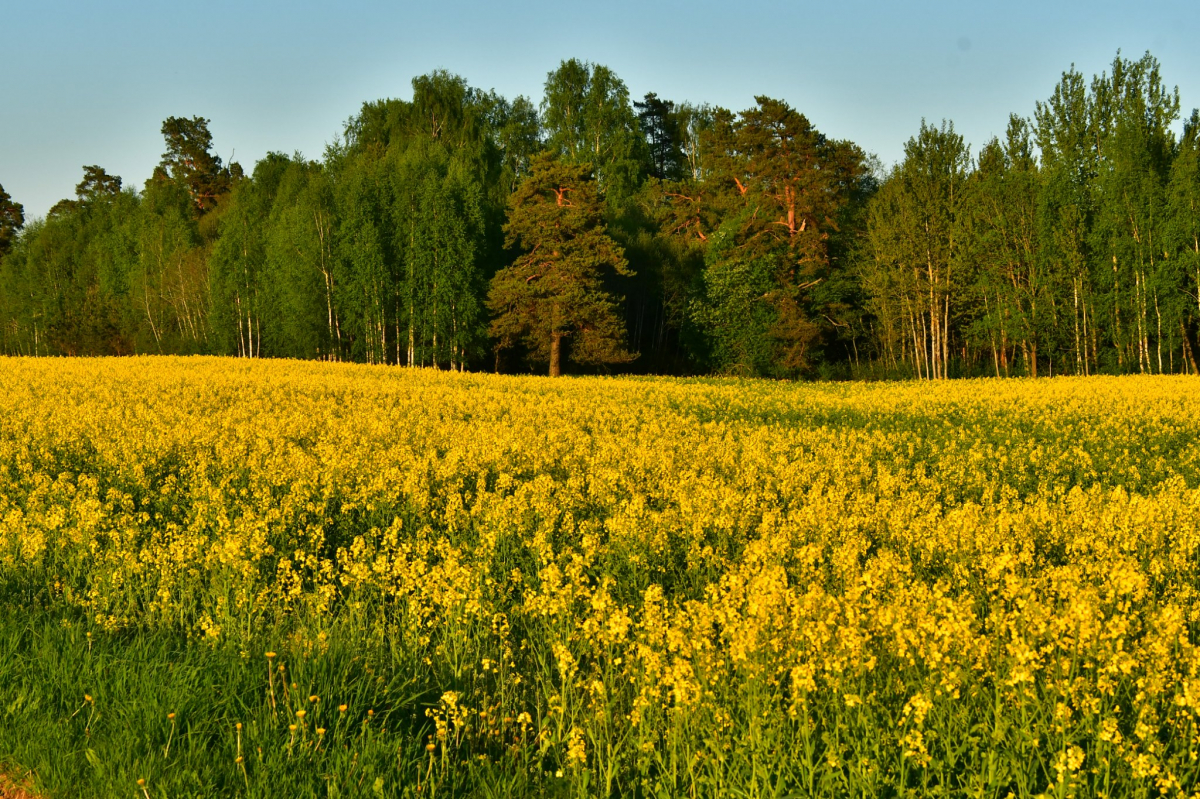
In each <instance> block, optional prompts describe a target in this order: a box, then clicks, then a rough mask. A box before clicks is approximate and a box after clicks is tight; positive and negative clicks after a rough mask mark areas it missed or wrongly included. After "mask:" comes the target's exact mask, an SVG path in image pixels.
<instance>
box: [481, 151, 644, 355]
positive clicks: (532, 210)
mask: <svg viewBox="0 0 1200 799" xmlns="http://www.w3.org/2000/svg"><path fill="white" fill-rule="evenodd" d="M504 235H505V244H506V246H508V247H513V248H516V249H517V250H518V251H519V252H520V253H521V255H519V256H518V257H517V260H516V261H515V262H514V263H513V264H512V266H509V267H505V268H504V269H501V270H500V271H499V272H497V273H496V275H495V277H493V278H492V282H491V287H490V289H489V292H488V307H489V308H490V309H491V310H492V313H493V314H494V318H493V321H492V325H491V335H492V337H493V338H495V339H496V340H497V341H498V342H499V347H501V348H504V347H511V346H513V345H515V344H518V343H520V344H523V345H524V346H526V347H527V348H528V350H529V352H530V353H531V355H532V357H533V358H534V359H535V360H538V361H541V362H549V364H550V374H551V376H556V375H558V374H560V372H561V366H562V361H563V360H565V358H564V357H563V354H562V346H563V340H564V339H566V340H568V342H569V347H570V351H569V352H570V355H569V358H570V360H573V361H575V362H576V363H581V364H610V363H625V362H628V361H630V360H632V359H633V356H632V355H630V354H629V352H628V351H627V349H626V342H625V326H624V323H623V320H622V319H621V318H620V317H619V315H618V302H619V301H618V300H616V299H615V298H614V297H613V296H612V295H611V294H610V293H609V292H608V291H606V289H605V287H604V278H605V277H606V273H608V272H611V273H615V274H618V275H624V276H632V272H631V271H630V270H629V268H628V264H627V261H626V260H625V254H624V252H623V251H622V249H621V248H620V247H619V246H618V245H617V244H616V242H614V241H613V240H612V238H610V237H609V236H608V234H607V233H606V232H605V229H604V220H603V209H602V206H601V204H600V199H599V197H597V195H596V188H595V183H594V182H593V180H592V176H591V170H590V168H589V167H588V166H586V165H572V164H569V163H564V162H563V161H560V160H558V159H556V158H555V157H554V156H552V155H549V154H545V155H541V156H539V157H537V158H536V159H534V161H533V165H532V169H531V171H530V175H529V177H528V179H526V180H525V182H524V183H522V184H521V187H520V188H519V189H517V191H516V193H514V194H513V195H512V198H511V200H510V201H509V214H508V221H507V223H506V224H505V226H504Z"/></svg>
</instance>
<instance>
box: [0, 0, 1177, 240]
mask: <svg viewBox="0 0 1200 799" xmlns="http://www.w3.org/2000/svg"><path fill="white" fill-rule="evenodd" d="M5 6H6V7H4V8H3V9H2V13H0V63H2V64H3V66H2V69H0V75H2V76H3V77H2V78H0V185H2V186H3V187H4V188H5V190H6V191H7V192H8V193H9V194H10V195H11V196H12V197H13V199H15V200H16V201H17V202H20V203H22V204H23V205H24V206H25V213H26V217H27V219H32V218H34V217H38V216H42V215H44V214H45V213H46V211H47V210H48V209H49V208H50V206H51V205H53V204H54V203H55V202H56V201H58V200H59V199H62V198H64V197H70V196H73V194H74V187H75V184H76V183H78V182H79V180H80V179H81V177H82V167H83V166H84V165H87V164H98V165H100V166H102V167H104V168H105V169H106V170H107V171H108V172H109V173H110V174H116V175H120V176H121V177H122V178H123V179H124V181H125V185H127V186H130V185H132V186H136V187H140V186H141V185H142V184H143V182H144V181H145V180H146V179H147V178H148V177H149V176H150V174H151V172H152V170H153V169H154V165H155V164H156V163H158V161H159V160H160V158H161V156H162V152H163V149H164V144H163V139H162V135H161V132H160V128H161V125H162V121H163V120H164V119H166V118H167V117H169V116H186V117H192V116H202V117H205V118H207V119H209V120H210V126H209V127H210V130H211V132H212V134H213V142H214V149H215V150H216V151H217V152H218V154H219V155H220V156H221V157H222V159H223V160H224V161H226V162H228V161H230V160H237V161H239V162H240V163H241V164H242V165H243V166H244V167H245V168H246V171H247V172H249V171H250V170H251V169H252V168H253V165H254V163H255V162H256V161H257V160H258V159H260V158H262V157H263V156H264V155H265V154H266V153H267V152H269V151H272V150H275V151H281V152H285V153H293V152H300V153H303V154H304V155H306V156H307V157H309V158H320V157H321V154H322V152H323V150H324V148H325V145H326V144H327V143H328V142H330V141H331V140H333V139H334V137H336V136H337V135H338V134H339V132H340V131H341V129H342V125H343V123H344V122H345V121H346V119H348V118H349V117H350V116H352V115H353V114H355V113H356V112H357V111H358V109H359V108H360V107H361V105H362V103H363V102H365V101H371V100H378V99H381V98H385V97H398V98H405V99H407V98H409V97H411V94H412V91H411V85H410V81H411V79H412V78H413V76H416V75H421V74H425V73H427V72H430V71H432V70H434V69H446V70H449V71H450V72H454V73H457V74H459V75H462V76H463V77H464V78H466V79H467V81H468V82H469V83H470V84H471V85H473V86H476V87H478V88H481V89H495V90H496V91H497V92H499V93H500V94H502V95H505V96H507V97H510V98H511V97H515V96H516V95H518V94H524V95H526V96H528V97H531V98H533V99H534V100H535V101H540V99H541V94H542V87H543V85H544V83H545V80H546V74H547V73H548V72H549V71H551V70H553V69H555V68H556V67H557V66H558V64H559V63H560V62H561V61H562V60H564V59H568V58H579V59H581V60H586V61H591V62H593V63H598V64H604V65H606V66H608V67H609V68H611V69H612V70H613V71H615V72H616V73H617V75H618V76H620V77H621V78H622V79H623V80H624V81H625V83H626V85H627V86H628V87H629V91H630V95H631V96H632V97H634V98H640V97H642V96H643V95H644V94H645V93H646V92H655V93H657V94H658V95H659V96H660V97H663V98H665V99H670V100H675V101H685V100H686V101H691V102H695V103H710V104H713V105H721V106H724V107H726V108H730V109H732V110H735V111H738V110H742V109H745V108H748V107H749V106H750V105H752V104H753V102H754V96H755V95H768V96H771V97H775V98H779V99H783V100H786V101H787V102H789V103H790V104H791V105H792V106H793V107H795V108H796V109H798V110H799V111H801V112H803V113H804V114H805V115H806V116H807V117H808V118H809V120H810V121H811V122H812V123H813V124H814V125H815V126H816V127H817V128H818V129H819V130H821V131H822V132H824V133H825V134H827V135H829V136H832V137H835V138H840V139H851V140H853V141H855V142H857V143H858V144H859V145H860V146H861V147H863V149H864V150H866V151H867V152H870V153H874V154H875V155H877V156H879V158H880V159H881V161H882V162H883V164H884V165H885V166H887V165H890V164H892V163H894V162H895V161H897V160H899V159H900V158H901V157H902V156H903V148H904V143H905V141H906V140H907V139H908V138H909V137H911V136H913V135H914V134H915V133H916V132H917V130H918V129H919V127H920V124H921V120H922V119H925V120H928V121H930V122H933V123H940V122H941V121H942V120H950V121H952V122H953V123H954V126H955V129H956V130H957V131H958V132H959V133H961V134H963V135H964V137H965V138H966V140H967V141H968V142H970V143H971V144H972V145H973V147H972V152H977V151H978V149H979V145H981V144H982V143H984V142H985V141H987V140H988V139H990V138H991V137H992V136H997V135H1003V133H1004V128H1005V126H1006V124H1007V120H1008V115H1009V114H1010V113H1018V114H1021V115H1023V116H1029V115H1032V113H1033V110H1034V105H1035V103H1036V102H1037V101H1038V100H1045V99H1046V98H1048V97H1049V96H1050V94H1051V93H1052V92H1053V90H1054V86H1055V84H1056V83H1057V82H1058V80H1059V78H1060V76H1061V74H1062V72H1063V71H1064V70H1067V69H1069V68H1070V67H1071V65H1072V64H1074V65H1075V67H1076V68H1077V69H1078V70H1079V71H1081V72H1082V73H1084V74H1085V75H1086V76H1089V77H1090V76H1092V75H1094V74H1098V73H1100V72H1103V71H1105V70H1106V69H1107V68H1108V65H1109V64H1111V62H1112V60H1113V57H1114V56H1115V55H1116V53H1117V51H1118V49H1120V50H1121V52H1122V55H1124V56H1126V57H1130V58H1135V59H1136V58H1138V57H1140V56H1141V55H1142V54H1143V53H1145V52H1146V51H1147V50H1148V51H1150V52H1151V53H1152V54H1153V55H1154V56H1155V57H1156V58H1157V59H1158V60H1159V62H1160V63H1161V65H1162V74H1163V78H1164V80H1165V81H1166V83H1167V84H1168V85H1169V86H1176V85H1177V86H1178V87H1179V89H1180V93H1181V99H1182V104H1181V105H1182V108H1183V114H1184V115H1187V114H1188V113H1189V112H1190V109H1192V108H1193V107H1196V106H1200V46H1197V45H1198V44H1200V13H1197V12H1198V11H1200V8H1198V7H1197V3H1196V0H1187V1H1186V2H1185V1H1184V0H1161V1H1159V2H1155V0H1145V1H1144V2H1142V3H1140V4H1139V5H1138V6H1136V9H1137V10H1135V6H1134V4H1133V3H1131V2H1128V0H1125V2H1109V0H1090V1H1089V2H1078V1H1077V0H1069V1H1068V0H1061V1H1060V0H1039V1H1037V2H1031V1H1030V0H1007V2H1004V3H998V2H975V0H955V1H954V2H949V1H946V0H928V1H927V2H920V1H919V0H915V1H914V2H907V3H900V2H894V0H893V2H865V0H842V1H841V2H832V1H831V0H826V2H822V3H815V2H807V1H806V0H797V1H795V2H762V1H761V0H724V1H723V2H716V1H714V0H690V2H684V1H682V0H637V1H635V2H629V1H628V0H606V1H605V2H579V1H578V0H556V1H555V2H545V1H544V0H528V1H527V2H522V3H519V4H516V3H499V2H496V1H495V0H441V2H434V0H426V2H419V3H417V2H400V1H399V0H393V2H354V0H344V2H342V3H341V4H340V5H337V6H335V5H334V4H333V3H331V2H328V0H326V1H325V2H312V1H311V0H291V1H290V2H254V0H242V2H236V3H234V2H225V1H224V0H211V1H210V2H207V3H187V4H184V3H168V2H163V1H162V0H159V2H146V1H143V2H122V0H110V2H105V3H100V2H96V0H91V1H90V2H84V1H83V0H75V1H74V2H68V1H67V0H38V1H37V2H19V0H7V2H6V3H5Z"/></svg>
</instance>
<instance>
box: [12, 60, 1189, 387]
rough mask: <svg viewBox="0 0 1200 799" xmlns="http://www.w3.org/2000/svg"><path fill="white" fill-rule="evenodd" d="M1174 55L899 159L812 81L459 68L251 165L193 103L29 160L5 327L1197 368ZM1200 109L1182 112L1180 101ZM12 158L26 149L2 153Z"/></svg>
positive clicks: (515, 352) (15, 217)
mask: <svg viewBox="0 0 1200 799" xmlns="http://www.w3.org/2000/svg"><path fill="white" fill-rule="evenodd" d="M1179 97H1180V96H1179V90H1178V89H1177V88H1168V85H1167V83H1166V82H1165V80H1164V78H1163V76H1162V75H1161V69H1160V65H1159V63H1158V62H1157V60H1156V59H1155V58H1154V57H1153V56H1152V55H1151V54H1149V53H1146V54H1145V55H1144V56H1142V57H1141V58H1139V59H1136V60H1134V59H1130V58H1126V57H1124V56H1122V55H1121V54H1120V53H1118V54H1117V55H1116V57H1115V58H1114V60H1113V61H1112V64H1111V66H1110V67H1109V69H1108V70H1107V71H1105V72H1104V73H1102V74H1100V75H1097V76H1093V77H1092V78H1090V79H1088V78H1086V77H1085V76H1084V75H1083V74H1081V73H1080V72H1078V71H1077V70H1076V69H1075V68H1074V67H1072V68H1070V69H1069V70H1068V71H1066V72H1064V73H1063V74H1062V75H1061V78H1060V80H1059V82H1058V83H1057V85H1054V86H1053V91H1052V93H1051V94H1050V96H1049V97H1048V98H1047V99H1044V100H1041V101H1038V102H1036V104H1035V106H1034V109H1035V110H1034V113H1033V115H1032V116H1030V117H1022V116H1020V115H1017V114H1013V115H1011V116H1009V118H1008V123H1007V128H1006V131H1005V134H1004V136H1003V137H997V138H993V139H992V140H990V141H987V142H984V143H983V144H982V146H980V147H979V148H978V150H977V151H973V150H972V147H971V145H970V144H969V143H967V142H966V141H964V139H963V137H962V136H961V135H959V134H958V133H956V132H955V129H954V125H953V123H952V122H951V121H948V120H944V121H941V122H938V123H936V124H935V123H927V122H923V123H922V124H921V126H920V129H919V130H917V131H915V132H913V133H912V135H911V137H910V138H909V139H908V140H907V142H906V143H905V145H904V156H903V158H902V160H901V161H900V162H899V163H897V164H895V165H893V166H891V167H889V168H885V167H884V166H883V165H881V164H880V163H879V160H878V159H877V158H875V157H874V156H872V155H870V154H868V153H866V152H864V151H863V149H862V148H860V147H859V146H858V145H856V144H855V143H853V142H851V141H843V140H837V139H834V138H831V137H829V136H826V135H824V134H822V133H821V132H820V130H819V129H818V128H817V127H816V126H815V125H814V123H813V122H812V121H810V120H809V119H808V118H807V117H806V116H805V115H804V114H803V113H802V109H796V108H793V107H792V106H790V105H789V104H788V103H787V102H784V101H782V100H779V99H773V98H770V97H765V96H758V97H756V98H755V99H754V103H753V105H752V106H751V107H749V108H747V109H744V110H741V111H737V112H735V111H731V110H729V109H725V108H720V107H715V106H712V105H706V104H693V103H686V102H674V101H671V100H668V99H664V98H661V97H659V96H657V95H656V94H654V93H650V94H646V95H645V96H644V97H643V98H642V99H641V100H637V99H634V98H631V97H630V93H629V90H628V88H627V87H626V84H625V83H624V82H623V81H622V80H621V79H620V78H619V77H618V76H617V75H616V74H615V73H614V72H613V71H612V70H610V69H608V68H607V67H605V66H603V65H600V64H593V63H587V62H582V61H579V60H568V61H564V62H562V63H561V64H560V65H559V66H558V68H557V69H555V70H554V71H552V72H550V73H549V74H548V75H547V78H546V82H545V88H544V95H543V97H542V98H541V99H540V101H535V100H534V99H530V98H527V97H523V96H522V97H516V98H515V99H508V98H505V97H502V96H500V95H498V94H497V93H496V92H494V91H484V90H481V89H478V88H475V87H472V86H470V85H468V84H467V82H466V81H465V80H464V79H463V78H461V77H458V76H456V75H453V74H451V73H448V72H445V71H436V72H433V73H430V74H428V75H423V76H420V77H417V78H415V79H413V81H412V99H411V100H398V99H386V100H379V101H374V102H366V103H364V104H363V105H362V107H361V110H360V111H359V113H358V114H356V115H355V116H353V117H352V118H351V119H349V120H348V121H347V122H346V123H345V124H344V127H343V128H342V130H341V131H340V133H339V134H338V135H337V136H336V137H335V138H334V139H333V142H332V143H331V144H329V145H328V146H327V147H326V149H325V151H324V153H322V154H321V157H320V159H318V160H312V159H309V158H306V157H305V156H303V155H301V154H298V153H297V154H293V155H287V154H285V153H280V152H272V153H269V154H268V155H267V156H266V157H265V158H263V159H262V160H261V161H259V162H258V163H257V164H255V165H254V167H253V169H252V170H251V171H250V172H247V171H246V170H245V169H244V168H243V167H242V166H241V165H240V164H238V163H236V162H232V161H231V162H229V163H224V162H223V161H222V159H221V158H220V157H219V156H218V155H217V154H216V153H215V152H214V149H213V145H212V133H211V130H210V127H209V126H210V124H211V121H210V120H209V119H206V118H204V117H199V116H197V117H192V118H185V117H171V118H169V119H167V120H165V121H164V122H163V124H162V134H163V138H164V143H165V151H164V153H163V156H162V160H161V163H160V164H159V166H158V167H157V168H156V169H155V170H154V173H153V175H152V176H151V177H150V178H149V179H148V180H147V181H145V184H144V186H142V187H140V188H134V187H132V186H129V185H127V184H125V183H124V182H123V181H122V179H121V178H120V177H118V176H116V175H110V174H109V173H108V172H107V171H106V170H105V169H104V168H103V167H101V166H98V165H87V166H84V167H83V174H82V179H81V181H80V183H79V184H78V186H77V187H76V190H75V196H74V197H73V198H69V199H64V200H62V201H60V202H59V203H57V204H56V205H55V206H54V207H53V208H51V209H50V211H49V212H48V213H47V215H46V216H45V218H38V219H31V220H26V219H25V217H24V213H23V210H22V207H21V205H20V203H19V202H18V201H17V200H18V199H19V198H12V197H10V196H9V195H8V194H7V193H6V192H4V190H3V188H2V187H0V353H3V354H8V355H75V356H82V355H129V354H143V353H144V354H151V353H153V354H158V353H162V354H215V355H231V356H238V357H246V358H259V357H263V358H266V357H272V358H299V359H322V360H328V361H355V362H364V363H376V364H402V365H408V366H430V367H435V368H441V369H452V370H487V371H493V370H495V371H500V372H529V371H533V372H540V373H546V372H547V371H548V372H549V373H550V374H551V375H558V374H562V373H576V374H579V373H589V374H594V373H610V372H621V373H629V372H633V373H656V374H723V375H740V376H759V377H769V378H820V379H850V378H891V377H896V378H902V377H913V378H922V379H944V378H952V377H959V376H976V375H994V376H997V377H1000V376H1031V377H1036V376H1043V375H1054V374H1079V375H1087V374H1116V373H1155V374H1158V373H1197V371H1198V369H1197V364H1196V355H1195V351H1196V346H1197V345H1198V342H1197V336H1198V334H1200V114H1198V112H1197V111H1195V110H1193V111H1192V112H1191V114H1190V116H1187V117H1184V116H1183V115H1182V113H1181V108H1180V99H1179ZM1181 121H1182V126H1180V125H1179V123H1180V122H1181ZM0 179H2V176H0Z"/></svg>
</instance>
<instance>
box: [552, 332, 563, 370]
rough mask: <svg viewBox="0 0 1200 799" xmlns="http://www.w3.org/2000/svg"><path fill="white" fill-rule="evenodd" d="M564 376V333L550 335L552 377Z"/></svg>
mask: <svg viewBox="0 0 1200 799" xmlns="http://www.w3.org/2000/svg"><path fill="white" fill-rule="evenodd" d="M561 374H562V333H559V332H554V333H551V334H550V376H551V377H558V376H560V375H561Z"/></svg>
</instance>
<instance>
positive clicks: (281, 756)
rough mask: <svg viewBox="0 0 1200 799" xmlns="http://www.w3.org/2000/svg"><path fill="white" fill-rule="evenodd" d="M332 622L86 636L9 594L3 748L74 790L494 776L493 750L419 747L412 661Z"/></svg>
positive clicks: (2, 642)
mask: <svg viewBox="0 0 1200 799" xmlns="http://www.w3.org/2000/svg"><path fill="white" fill-rule="evenodd" d="M333 629H334V633H333V634H332V635H331V636H330V637H329V639H328V640H327V641H326V643H325V644H324V645H323V646H322V645H318V646H313V647H312V651H311V652H310V653H309V654H307V655H304V654H303V652H302V651H297V648H296V647H294V646H293V647H289V646H288V645H287V643H286V642H284V641H281V640H274V641H272V640H271V639H270V638H269V637H266V638H264V639H263V640H262V641H261V647H258V648H256V649H255V651H245V650H238V651H233V650H230V649H229V648H224V647H216V648H214V647H212V646H210V645H208V644H206V643H203V642H200V641H195V640H191V641H189V640H188V639H187V638H185V637H183V636H180V635H176V634H170V633H166V632H160V631H141V632H133V633H124V634H121V635H116V636H113V635H106V634H103V633H99V632H96V633H93V634H91V635H89V630H88V624H87V622H86V620H84V619H82V618H66V617H62V616H59V615H55V614H53V613H50V612H45V611H40V610H36V609H35V610H32V611H31V610H19V609H17V608H14V607H12V606H9V605H4V606H2V609H0V686H3V688H2V689H0V690H2V693H0V762H4V763H8V764H12V765H13V766H14V767H19V768H21V769H22V770H24V769H28V770H31V771H32V772H33V775H34V777H33V779H34V785H35V787H36V788H37V789H39V790H41V791H44V792H45V793H47V794H49V795H50V796H52V797H80V799H87V798H89V797H117V796H141V795H143V794H142V791H141V789H140V787H139V786H138V780H139V779H141V780H145V787H146V790H147V792H148V793H149V794H150V795H151V796H153V797H192V796H195V797H199V796H245V797H276V798H278V797H309V796H313V797H316V796H322V797H335V796H389V797H390V796H422V797H424V796H438V795H449V794H461V793H462V792H463V791H467V792H472V793H473V792H476V790H477V789H478V791H486V789H487V788H488V784H489V773H490V771H489V769H487V768H486V767H485V766H486V764H479V765H478V766H477V767H475V768H470V769H462V768H458V769H453V770H449V769H447V768H445V766H446V764H445V763H444V762H443V761H442V757H441V755H440V753H438V752H435V753H432V754H431V753H429V752H427V751H426V749H425V746H424V742H425V740H426V734H427V733H428V732H429V730H427V729H426V727H427V721H426V719H425V716H424V708H425V707H426V706H427V705H428V704H429V702H430V700H431V698H432V699H433V700H434V701H436V697H431V696H430V695H428V694H427V693H426V691H425V682H424V681H423V680H422V669H421V668H420V667H419V666H418V664H415V663H413V662H411V661H410V660H408V659H406V658H405V657H404V655H403V654H402V653H401V652H400V651H399V650H396V649H393V648H391V647H389V646H388V645H387V644H386V642H384V641H381V640H378V639H377V640H375V641H369V640H365V639H363V638H361V637H339V635H338V632H337V631H338V630H339V629H342V628H339V627H337V626H334V628H333ZM270 649H274V650H276V651H277V655H276V657H275V658H274V659H273V660H268V658H267V657H266V656H265V654H264V653H265V652H267V651H270ZM300 649H301V650H302V649H303V647H301V648H300ZM272 664H273V666H274V671H273V673H271V674H270V675H268V671H269V670H270V669H271V667H272ZM280 665H282V666H284V671H283V672H280V671H279V668H278V667H279V666H280ZM311 696H317V697H320V699H319V701H317V702H312V701H310V697H311ZM87 697H90V698H91V699H90V701H89V699H88V698H87ZM342 704H345V705H346V706H347V709H346V711H345V712H344V713H343V712H339V709H338V706H339V705H342ZM300 709H302V710H304V711H305V718H304V719H303V720H302V722H301V723H297V722H298V721H299V720H298V719H297V717H296V714H295V711H296V710H300ZM169 714H174V718H173V719H171V718H169ZM239 723H240V724H241V725H242V729H241V731H240V734H239V732H238V730H237V725H238V724H239ZM293 724H296V725H297V726H296V729H295V730H291V729H289V727H290V726H291V725H293ZM319 727H320V728H324V729H325V730H326V732H325V733H324V735H322V736H318V735H317V734H316V730H317V728H319ZM239 740H240V748H241V754H242V757H243V760H242V762H241V763H238V762H237V757H238V751H239ZM505 779H506V780H508V781H510V782H511V775H507V776H506V778H505ZM491 782H495V780H494V779H493V780H491Z"/></svg>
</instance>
